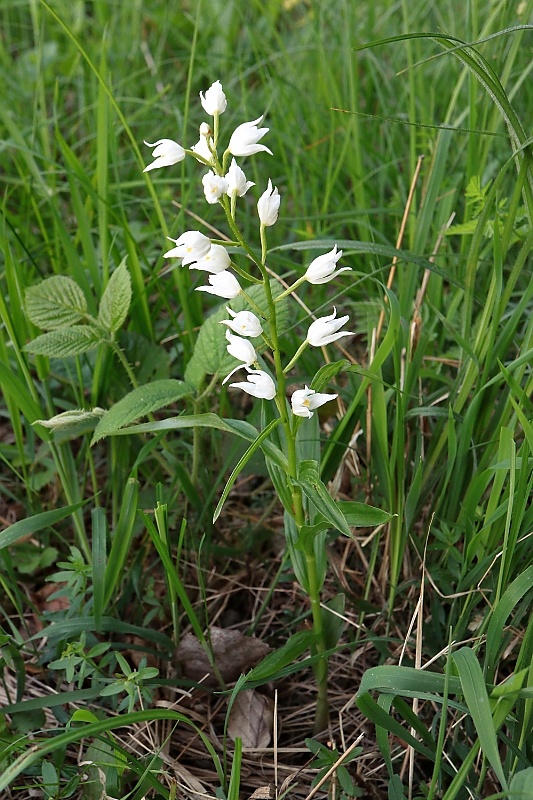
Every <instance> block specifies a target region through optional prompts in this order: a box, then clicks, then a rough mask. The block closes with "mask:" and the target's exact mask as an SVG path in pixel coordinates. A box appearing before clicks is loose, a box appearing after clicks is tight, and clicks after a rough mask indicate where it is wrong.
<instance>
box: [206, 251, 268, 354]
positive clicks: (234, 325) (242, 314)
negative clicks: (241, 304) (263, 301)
mask: <svg viewBox="0 0 533 800" xmlns="http://www.w3.org/2000/svg"><path fill="white" fill-rule="evenodd" d="M214 246H215V245H213V247H214ZM226 311H227V312H228V314H229V315H230V316H231V317H233V319H222V320H220V322H221V324H222V325H227V326H228V328H231V330H232V331H234V332H235V333H238V334H239V336H249V337H250V338H251V339H253V338H254V337H255V336H261V334H262V333H263V326H262V325H261V322H260V320H259V318H258V317H256V316H255V314H252V312H251V311H238V312H236V311H233V310H232V309H231V308H228V306H226Z"/></svg>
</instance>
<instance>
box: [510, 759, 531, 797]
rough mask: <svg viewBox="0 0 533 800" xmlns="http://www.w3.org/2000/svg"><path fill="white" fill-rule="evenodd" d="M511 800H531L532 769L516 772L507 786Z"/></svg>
mask: <svg viewBox="0 0 533 800" xmlns="http://www.w3.org/2000/svg"><path fill="white" fill-rule="evenodd" d="M509 797H510V798H512V800H533V767H528V768H527V769H522V770H520V772H517V773H516V774H515V775H514V776H513V779H512V781H511V785H510V786H509Z"/></svg>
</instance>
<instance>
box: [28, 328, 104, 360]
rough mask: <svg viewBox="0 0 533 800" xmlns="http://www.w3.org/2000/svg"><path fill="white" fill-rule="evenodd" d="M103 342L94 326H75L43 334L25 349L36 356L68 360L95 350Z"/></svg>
mask: <svg viewBox="0 0 533 800" xmlns="http://www.w3.org/2000/svg"><path fill="white" fill-rule="evenodd" d="M101 341H102V337H101V335H100V333H99V332H98V330H97V329H96V328H94V327H93V326H92V325H75V326H74V327H73V328H57V329H56V330H53V331H50V333H43V334H41V336H38V337H37V338H36V339H34V340H33V341H32V342H29V343H28V344H27V345H26V346H25V348H24V349H25V350H27V352H28V353H33V355H36V356H48V357H49V358H68V357H69V356H79V355H81V354H82V353H86V352H88V351H89V350H93V349H94V348H95V347H97V346H98V345H99V344H100V342H101Z"/></svg>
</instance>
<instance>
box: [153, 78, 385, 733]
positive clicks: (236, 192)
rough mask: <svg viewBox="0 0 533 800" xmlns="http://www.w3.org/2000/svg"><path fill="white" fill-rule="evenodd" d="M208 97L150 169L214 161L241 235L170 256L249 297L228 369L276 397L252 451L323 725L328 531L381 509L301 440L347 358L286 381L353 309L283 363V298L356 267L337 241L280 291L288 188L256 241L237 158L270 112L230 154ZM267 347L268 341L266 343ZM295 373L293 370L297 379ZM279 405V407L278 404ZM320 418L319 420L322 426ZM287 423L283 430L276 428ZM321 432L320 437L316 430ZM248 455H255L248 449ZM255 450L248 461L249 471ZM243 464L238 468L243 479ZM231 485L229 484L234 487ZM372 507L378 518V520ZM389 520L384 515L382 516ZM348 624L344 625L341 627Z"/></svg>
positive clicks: (326, 320) (256, 145)
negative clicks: (250, 236)
mask: <svg viewBox="0 0 533 800" xmlns="http://www.w3.org/2000/svg"><path fill="white" fill-rule="evenodd" d="M200 101H201V104H202V107H203V109H204V111H205V112H206V114H208V115H209V116H210V117H212V121H211V122H209V123H207V122H202V124H201V125H200V138H199V141H198V142H197V144H195V145H194V146H193V147H191V148H190V149H187V148H185V147H183V146H182V145H180V144H178V143H177V142H175V141H172V140H169V139H160V140H158V141H156V142H155V143H154V144H150V143H149V142H145V144H146V145H147V146H149V147H152V148H154V150H153V153H152V156H153V159H154V160H153V161H152V163H150V164H149V165H148V166H147V167H146V168H145V170H144V171H145V172H149V171H152V170H155V169H160V168H166V167H169V166H172V165H173V164H176V163H177V162H179V161H182V160H183V159H185V158H186V157H188V156H189V157H192V158H194V159H196V160H197V161H198V162H200V164H201V165H203V166H205V167H207V168H208V171H207V172H206V173H205V174H204V175H203V176H202V186H203V190H204V194H205V199H206V201H207V202H208V203H209V204H218V205H219V206H220V207H221V210H222V211H223V213H224V215H225V217H226V221H227V224H228V226H229V229H230V231H231V235H232V239H231V240H229V241H224V242H220V241H218V240H217V241H213V240H211V239H210V238H209V237H208V236H206V235H204V234H203V233H202V232H200V231H198V230H189V231H185V232H184V233H182V234H181V235H180V236H179V237H178V238H177V239H176V240H172V241H173V242H174V245H175V246H174V247H173V248H172V249H170V250H168V251H167V252H165V253H164V257H165V258H168V259H175V260H176V265H181V266H182V267H185V266H186V267H189V269H191V270H202V271H205V272H207V273H208V283H207V284H205V285H201V286H198V287H196V291H200V292H208V293H210V294H213V295H216V296H218V297H220V298H223V299H225V300H233V299H235V298H238V297H240V298H241V300H242V299H244V301H245V305H246V306H247V308H246V309H245V310H240V311H235V310H233V309H232V308H231V307H230V306H226V308H227V312H228V318H227V319H223V320H220V322H221V324H222V325H225V326H226V334H225V336H226V339H227V351H228V353H229V354H230V355H231V356H233V357H234V358H235V359H236V360H237V362H238V363H237V366H235V368H234V369H232V370H231V371H230V372H229V374H228V375H226V376H225V377H224V378H223V380H222V384H227V383H228V381H229V380H230V379H231V378H233V376H234V375H235V373H238V372H241V371H242V372H244V373H245V376H244V380H234V381H233V382H232V383H229V386H230V388H233V389H238V390H240V391H243V392H246V393H247V394H249V395H251V396H252V397H256V398H259V399H261V400H263V401H265V402H266V404H267V406H265V407H264V409H263V421H264V428H263V431H262V432H261V433H260V435H259V437H258V439H257V440H256V441H255V442H254V443H253V444H252V446H251V447H250V448H249V451H248V454H249V455H251V454H252V452H255V450H256V449H257V448H258V446H261V447H263V449H264V452H265V455H266V460H267V466H268V467H269V472H270V474H271V477H272V479H273V482H274V485H275V488H276V489H277V491H278V494H279V496H280V499H281V502H282V503H283V506H284V508H285V532H286V537H287V543H288V549H289V553H290V556H291V561H292V566H293V568H294V572H295V575H296V577H297V579H298V581H299V583H300V584H301V586H302V588H303V589H304V590H305V591H306V592H307V594H308V596H309V598H310V604H311V611H312V620H313V637H312V638H313V641H312V646H311V649H312V651H313V652H314V653H315V655H316V658H315V659H314V669H315V674H316V678H317V683H318V700H317V712H316V720H315V728H316V730H321V729H322V728H324V727H325V725H326V724H327V720H328V698H327V672H328V652H327V651H328V648H329V647H331V646H332V644H333V645H334V644H336V641H332V636H331V628H332V625H331V624H329V625H328V622H329V621H330V619H329V618H330V617H331V615H327V614H325V613H324V608H323V607H322V604H321V590H322V585H323V582H324V578H325V571H326V569H325V555H324V553H325V542H324V535H325V532H326V530H328V529H331V528H336V529H337V530H339V531H340V532H341V533H343V534H345V535H347V536H350V535H351V532H350V525H368V524H375V523H376V521H377V519H376V514H377V515H379V514H381V515H382V516H383V517H384V518H387V515H385V514H384V513H383V512H379V511H378V509H372V508H370V507H368V506H364V505H362V504H358V503H340V502H335V501H334V500H333V499H332V497H331V496H330V493H329V492H328V490H327V488H326V486H325V485H324V484H323V483H322V481H321V479H320V467H319V458H318V459H309V458H302V449H301V447H300V446H299V437H298V431H299V428H300V425H301V424H302V423H304V424H308V423H306V422H305V421H306V420H310V419H311V418H312V417H313V416H314V412H315V411H316V410H317V409H318V408H320V407H321V406H324V405H325V404H326V403H329V402H330V401H332V400H335V399H336V398H337V394H336V393H327V392H323V391H321V389H323V388H325V385H326V384H327V381H328V380H330V379H331V377H332V376H333V375H335V374H336V373H337V372H338V371H339V370H340V369H341V368H342V367H343V366H347V364H348V362H347V361H345V360H342V361H339V362H336V363H335V364H329V365H327V366H325V367H322V368H321V369H320V370H319V371H318V373H317V374H316V375H315V377H314V379H313V380H312V381H311V385H310V386H307V385H305V386H304V388H300V389H296V390H295V391H294V392H293V393H292V396H291V398H290V402H288V401H287V396H286V386H287V378H288V376H289V373H291V372H292V370H293V369H294V367H295V366H296V363H297V361H298V359H299V358H300V356H301V355H302V353H303V352H304V350H305V349H306V348H307V347H308V346H311V347H320V348H322V347H324V346H325V345H328V344H331V343H333V342H336V341H338V340H339V339H342V338H345V337H349V336H353V333H352V332H351V331H348V330H346V329H345V325H346V323H347V322H348V316H340V317H337V310H336V308H334V309H333V313H331V314H329V315H327V316H324V317H320V318H318V319H315V320H314V321H313V322H312V323H311V325H310V326H309V328H308V331H307V335H306V337H305V339H304V341H303V342H302V344H301V345H300V346H299V348H298V349H297V351H296V352H295V353H294V355H293V357H292V358H291V359H290V360H289V361H288V363H286V364H283V361H282V350H281V348H280V330H279V324H278V314H277V310H278V309H279V304H280V303H281V302H282V301H283V300H285V298H287V297H289V296H291V295H293V294H294V292H295V291H296V289H297V288H298V287H299V286H300V285H301V284H303V283H304V282H308V283H310V284H323V283H327V282H329V281H331V280H333V279H336V278H337V277H338V276H339V275H340V274H341V273H343V272H349V271H350V269H351V268H350V267H348V266H343V267H340V268H339V267H338V262H339V261H340V259H341V258H342V250H338V248H337V245H335V246H334V247H333V249H331V250H330V251H329V252H327V253H324V254H322V255H319V256H318V257H317V258H315V259H314V260H313V261H312V262H311V263H310V264H309V266H308V267H307V269H306V271H305V273H304V274H303V275H302V276H301V277H300V278H298V279H297V280H296V281H295V282H294V283H293V284H292V285H290V286H288V288H285V289H283V287H282V290H281V291H275V290H274V289H275V285H273V283H272V282H271V278H270V276H271V275H273V274H274V273H273V272H272V271H271V270H270V269H269V268H267V255H268V250H267V228H269V227H271V226H273V225H275V224H276V223H277V221H278V216H279V209H280V203H281V197H280V193H279V191H278V189H277V187H276V186H273V184H272V181H271V180H270V179H269V180H268V184H267V187H266V189H265V191H264V192H263V193H262V194H261V196H260V197H259V199H258V200H257V204H256V209H257V215H258V219H259V243H260V246H259V247H257V248H256V247H254V245H253V244H252V243H250V242H249V241H247V240H246V239H245V237H244V236H243V234H242V232H241V229H240V227H239V225H238V221H237V217H238V215H237V202H238V200H239V199H240V198H242V197H244V195H246V194H247V192H248V191H249V190H250V189H251V188H252V187H253V186H254V185H255V184H254V183H253V182H252V181H249V180H247V178H246V175H245V173H244V171H243V169H242V167H241V166H240V165H239V164H238V163H237V161H236V159H237V158H244V157H249V156H253V155H255V154H257V153H268V154H272V153H271V151H270V150H269V148H268V147H266V146H265V145H264V144H262V139H263V138H264V136H265V135H266V134H267V133H268V130H269V129H268V128H266V127H259V126H260V125H261V123H262V122H263V117H262V116H261V117H258V118H257V119H254V120H252V121H250V122H244V123H243V124H241V125H239V126H238V127H237V128H236V129H235V130H234V131H233V133H232V134H231V136H230V138H229V142H228V145H227V147H226V149H225V150H223V151H222V153H221V154H220V152H221V148H220V144H219V132H220V117H221V115H222V114H223V113H224V112H225V110H226V108H227V100H226V96H225V94H224V91H223V89H222V86H221V83H220V81H215V82H214V83H213V84H212V86H210V88H209V89H208V90H207V91H206V92H205V94H204V93H203V92H201V93H200ZM228 246H231V248H232V253H235V251H237V253H238V254H242V256H244V257H245V261H246V267H245V268H243V266H242V265H239V264H237V263H236V261H235V260H234V255H230V253H229V251H228V249H227V247H228ZM257 284H260V286H261V287H262V289H263V291H264V297H265V301H266V302H265V303H263V309H264V310H262V309H261V308H260V307H259V305H258V303H257V302H256V300H255V299H254V298H253V297H252V293H251V291H250V289H249V287H250V285H251V286H252V287H255V286H257ZM259 340H262V342H260V344H261V346H262V347H263V348H265V347H266V350H265V349H263V351H262V355H261V356H260V355H258V353H257V349H256V347H255V346H254V344H253V343H252V341H259ZM258 346H259V345H258ZM292 382H293V379H292V377H291V383H292ZM270 404H273V405H274V407H275V408H273V409H270ZM316 424H317V422H316V419H315V425H316ZM279 426H281V428H282V430H283V435H279V431H276V428H278V427H279ZM316 438H318V437H316ZM267 439H270V442H269V445H270V449H266V447H265V441H266V440H267ZM273 448H276V452H277V453H278V454H279V458H278V459H277V461H275V460H274V459H273V458H272V453H273ZM248 454H247V456H248ZM247 456H245V458H244V459H241V462H240V464H239V467H240V468H242V466H243V465H244V463H245V461H246V458H247ZM235 477H236V474H235V471H234V473H233V475H232V479H233V480H234V479H235ZM228 486H229V484H228ZM228 486H227V487H226V490H225V491H224V493H223V496H222V499H221V503H219V507H218V508H217V512H216V513H215V518H216V517H217V516H218V514H219V513H220V508H221V505H222V502H223V501H224V500H225V498H226V497H227V494H228V492H229V488H228ZM372 512H374V516H373V517H372ZM380 521H382V520H381V519H380ZM336 627H337V629H338V624H337V625H336Z"/></svg>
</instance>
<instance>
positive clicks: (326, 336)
mask: <svg viewBox="0 0 533 800" xmlns="http://www.w3.org/2000/svg"><path fill="white" fill-rule="evenodd" d="M336 314H337V309H336V308H334V309H333V314H330V315H329V316H328V317H321V318H320V319H317V320H315V321H314V322H313V323H312V324H311V325H310V326H309V330H308V331H307V341H308V342H309V344H311V345H313V347H322V346H323V345H325V344H331V342H335V341H336V340H337V339H342V337H343V336H354V334H353V333H351V332H350V331H340V332H338V333H337V331H339V328H342V326H343V325H344V323H345V322H347V320H348V315H346V316H345V317H339V319H335V317H336Z"/></svg>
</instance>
